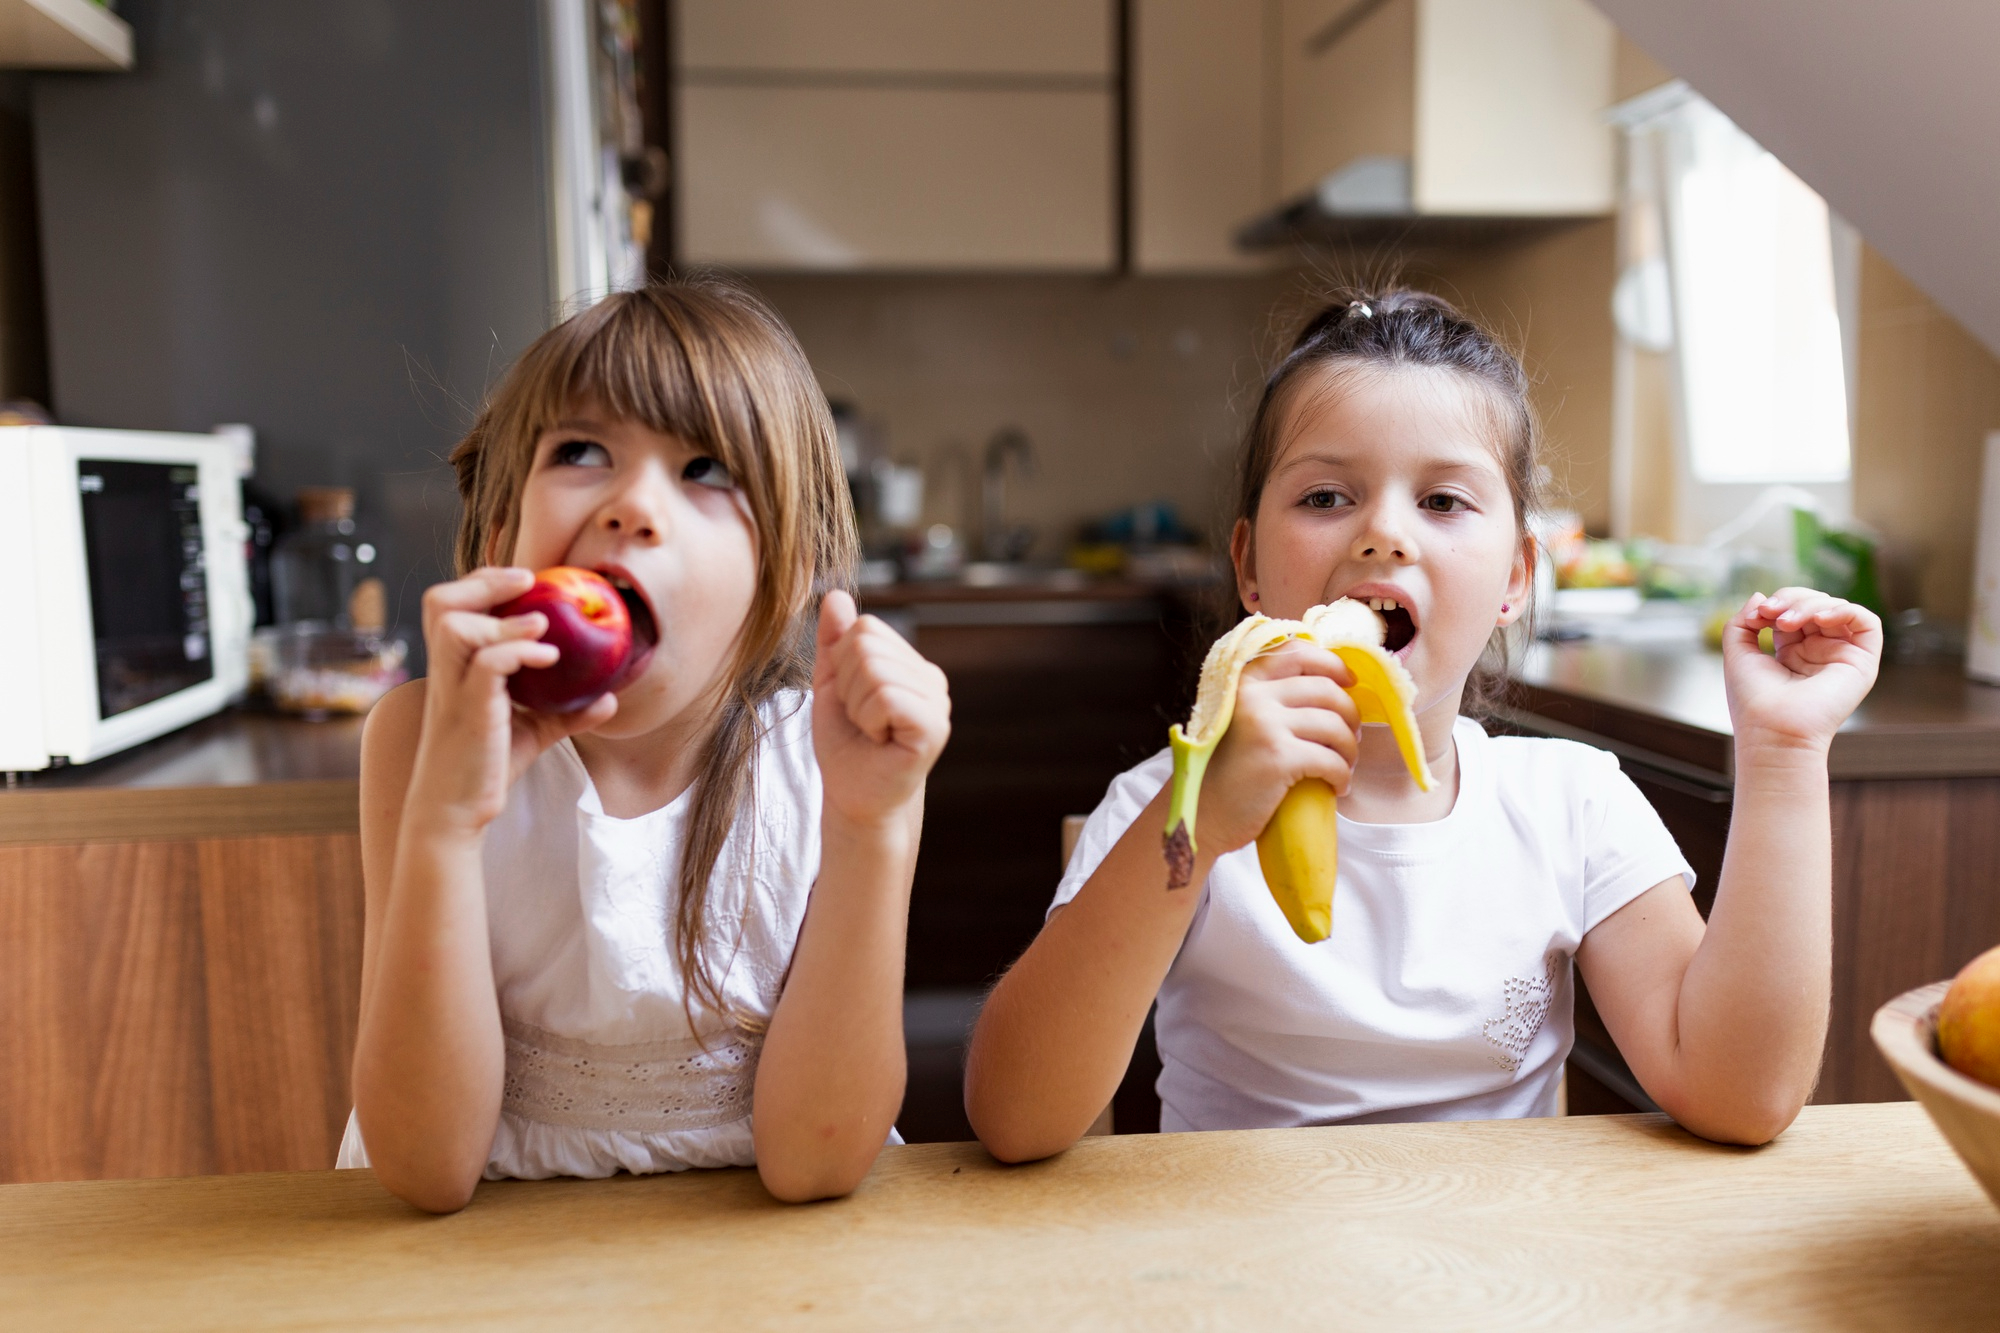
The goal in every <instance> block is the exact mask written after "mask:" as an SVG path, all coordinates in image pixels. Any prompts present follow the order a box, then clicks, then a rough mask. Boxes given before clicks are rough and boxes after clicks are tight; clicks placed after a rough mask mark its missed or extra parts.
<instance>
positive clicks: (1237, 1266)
mask: <svg viewBox="0 0 2000 1333" xmlns="http://www.w3.org/2000/svg"><path fill="white" fill-rule="evenodd" d="M0 1309H4V1310H5V1311H6V1315H5V1322H6V1323H7V1326H8V1327H9V1328H11V1329H29V1328H37V1329H39V1328H52V1329H53V1328H60V1329H94V1328H103V1329H118V1330H127V1329H133V1328H148V1329H195V1328H199V1329H239V1328H240V1329H249V1328H259V1329H264V1328H333V1327H342V1328H358V1327H369V1328H414V1327H479V1328H522V1329H527V1328H552V1327H579V1328H586V1327H587V1328H627V1327H645V1328H655V1327H684V1328H731V1329H753V1328H754V1329H782V1328H794V1327H796V1328H801V1329H815V1330H819V1329H871V1330H872V1329H898V1328H909V1329H935V1328H947V1327H964V1328H980V1329H1011V1328H1021V1329H1037V1330H1042V1329H1051V1328H1088V1327H1106V1326H1120V1327H1143V1328H1149V1329H1151V1328H1196V1327H1199V1328H1245V1329H1260V1330H1261V1329H1271V1328H1288V1327H1289V1328H1312V1329H1324V1328H1355V1329H1375V1328H1380V1329H1398V1330H1403V1329H1416V1330H1421V1329H1431V1328H1453V1329H1474V1328H1476V1329H1482V1330H1496V1329H1509V1328H1536V1329H1541V1328H1550V1327H1565V1328H1575V1329H1586V1328H1587V1329H1605V1328H1620V1327H1641V1326H1643V1327H1647V1328H1662V1327H1664V1328H1694V1327H1716V1328H1729V1329H1732V1330H1742V1329H1765V1328H1770V1329H1794V1328H1797V1329H1805V1328H1813V1329H1823V1328H1836V1329H1846V1328H1852V1329H1864V1328H1865V1329H1870V1330H1892V1329H1902V1328H1926V1329H1958V1328H1963V1329H1972V1328H1981V1329H1986V1328H1992V1327H1993V1326H1994V1319H1995V1315H1994V1312H1995V1310H1996V1309H2000V1210H1996V1209H1995V1208H1994V1206H1993V1205H1992V1204H1991V1203H1990V1202H1988V1201H1987V1199H1986V1196H1985V1195H1983V1194H1982V1193H1980V1191H1979V1189H1978V1187H1977V1186H1976V1185H1975V1184H1974V1183H1973V1180H1972V1177H1971V1176H1970V1174H1968V1173H1967V1171H1966V1170H1965V1168H1964V1167H1963V1166H1962V1165H1960V1163H1959V1161H1958V1159H1957V1158H1956V1157H1954V1156H1953V1155H1952V1154H1951V1151H1950V1149H1949V1148H1948V1147H1947V1146H1946V1145H1945V1143H1944V1140H1943V1139H1942V1138H1941V1137H1939V1135H1938V1134H1937V1132H1936V1131H1935V1130H1934V1129H1933V1128H1932V1127H1931V1125H1930V1122H1929V1121H1928V1120H1926V1119H1925V1118H1924V1113H1923V1111H1922V1109H1921V1108H1920V1107H1918V1106H1916V1105H1914V1104H1912V1103H1885V1104H1876V1105H1853V1106H1814V1107H1808V1108H1807V1109H1806V1111H1805V1113H1804V1115H1803V1116H1801V1118H1800V1120H1799V1122H1798V1124H1796V1125H1795V1126H1794V1127H1793V1128H1792V1129H1791V1130H1790V1131H1789V1132H1787V1133H1786V1134H1785V1135H1784V1136H1783V1137H1781V1138H1780V1139H1779V1140H1778V1141H1777V1142H1776V1143H1774V1144H1772V1145H1770V1146H1769V1147H1766V1148H1763V1149H1758V1150H1745V1149H1732V1148H1723V1147H1717V1146H1715V1145H1713V1144H1707V1143H1703V1142H1701V1141H1699V1140H1696V1139H1694V1138H1691V1137H1690V1136H1688V1135H1687V1134H1685V1133H1683V1132H1681V1131H1680V1130H1678V1129H1676V1128H1675V1127H1673V1126H1672V1125H1671V1124H1669V1123H1668V1122H1667V1121H1666V1120H1664V1119H1663V1118H1661V1117H1657V1116H1619V1117H1610V1116H1602V1117H1576V1118H1572V1119H1567V1120H1529V1121H1511V1122H1504V1121H1503V1122H1489V1123H1470V1124H1468V1123H1460V1124H1432V1125H1384V1126H1367V1127H1353V1128H1336V1129H1315V1130H1259V1131H1249V1132H1239V1133H1222V1134H1170V1135H1130V1136H1122V1137H1107V1138H1095V1139H1086V1140H1084V1141H1083V1142H1082V1143H1080V1144H1078V1145H1077V1147H1076V1148H1074V1149H1072V1150H1071V1151H1070V1152H1068V1153H1066V1154H1064V1155H1063V1156H1061V1157H1059V1158H1056V1159H1055V1160H1053V1161H1049V1162H1043V1163H1038V1164H1035V1165H1032V1166H1025V1167H1002V1166H998V1165H996V1164H995V1163H994V1162H993V1161H992V1160H991V1159H990V1158H988V1157H987V1156H986V1155H985V1154H984V1153H983V1152H982V1151H981V1150H980V1149H979V1148H978V1147H977V1146H976V1145H972V1144H929V1145H922V1146H915V1147H905V1148H890V1149H888V1150H887V1151H886V1152H884V1153H883V1155H882V1158H881V1161H880V1162H879V1163H878V1165H877V1166H876V1168H875V1171H874V1173H873V1174H872V1175H871V1176H870V1177H869V1178H868V1180H867V1181H866V1182H865V1183H864V1184H863V1185H862V1187H861V1189H860V1190H859V1191H858V1192H857V1193H856V1194H855V1195H854V1196H853V1197H852V1198H849V1199H845V1200H841V1201H839V1202H836V1203H827V1204H817V1205H812V1206H809V1207H786V1206H783V1205H780V1204H776V1203H773V1202H772V1201H771V1200H770V1199H769V1197H768V1196H767V1195H765V1194H764V1192H763V1190H762V1188H761V1187H760V1186H759V1185H758V1183H757V1179H756V1177H755V1175H754V1174H752V1173H750V1172H747V1171H706V1172H704V1171H696V1172H689V1173H686V1174H683V1175H678V1176H653V1177H644V1178H632V1177H619V1178H616V1179H613V1180H608V1181H542V1182H520V1181H509V1182H503V1183H498V1184H486V1185H482V1186H481V1187H480V1190H479V1193H478V1195H477V1197H476V1198H475V1199H474V1200H473V1203H472V1205H471V1207H469V1208H467V1209H466V1210H465V1211H464V1212H462V1213H460V1214H458V1215H456V1216H453V1217H445V1218H431V1217H425V1216H423V1215H420V1214H418V1213H416V1212H414V1211H412V1210H411V1209H409V1208H407V1207H405V1206H404V1205H402V1204H400V1203H398V1202H397V1201H396V1200H394V1199H392V1198H390V1197H389V1196H388V1195H387V1194H385V1193H384V1192H383V1191H382V1189H381V1188H380V1187H379V1186H378V1185H377V1184H376V1183H375V1181H374V1178H373V1177H372V1176H371V1175H370V1174H368V1173H367V1172H358V1171H353V1172H318V1173H310V1174H299V1175H263V1176H221V1177H209V1178H201V1179H190V1180H171V1181H164V1180H156V1181H100V1182H88V1183H82V1184H59V1185H10V1186H4V1187H0Z"/></svg>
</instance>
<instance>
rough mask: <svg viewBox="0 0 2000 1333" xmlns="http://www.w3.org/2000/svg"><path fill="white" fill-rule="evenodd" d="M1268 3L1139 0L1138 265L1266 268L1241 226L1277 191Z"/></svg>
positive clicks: (1134, 1)
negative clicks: (1241, 241)
mask: <svg viewBox="0 0 2000 1333" xmlns="http://www.w3.org/2000/svg"><path fill="white" fill-rule="evenodd" d="M1266 9H1267V6H1266V2H1265V0H1131V22H1132V36H1131V42H1132V71H1131V99H1132V111H1131V115H1132V139H1131V152H1132V164H1131V189H1132V217H1131V225H1132V266H1133V267H1134V268H1135V269H1137V270H1138V271H1140V272H1142V273H1189V272H1197V273H1200V272H1206V273H1215V272H1228V271H1231V270H1240V269H1246V268H1258V267H1263V266H1265V265H1266V264H1267V263H1268V261H1267V260H1265V259H1263V258H1261V257H1257V256H1252V255H1247V254H1245V253H1244V252H1243V251H1242V250H1241V249H1240V248H1238V246H1237V245H1236V230H1237V228H1238V227H1240V226H1242V225H1243V223H1244V222H1245V221H1246V220H1247V219H1249V218H1251V217H1253V216H1254V215H1256V214H1257V213H1259V212H1260V211H1262V210H1263V209H1265V208H1268V207H1269V206H1270V205H1271V204H1272V203H1273V202H1274V200H1275V198H1276V190H1277V179H1276V161H1275V157H1274V150H1275V148H1276V142H1277V124H1276V118H1275V117H1274V116H1273V115H1272V99H1271V98H1270V96H1269V84H1270V80H1269V78H1268V77H1267V68H1266V67H1267V65H1268V64H1269V63H1270V62H1269V60H1268V55H1269V52H1268V48H1269V45H1270V43H1269V41H1268V37H1269V25H1268V23H1267V21H1266Z"/></svg>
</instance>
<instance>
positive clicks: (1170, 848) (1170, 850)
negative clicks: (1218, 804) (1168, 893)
mask: <svg viewBox="0 0 2000 1333" xmlns="http://www.w3.org/2000/svg"><path fill="white" fill-rule="evenodd" d="M1163 842H1164V844H1165V845H1164V848H1163V850H1164V852H1165V854H1166V858H1167V887H1168V888H1169V889H1184V888H1186V887H1187V886H1188V885H1189V884H1191V883H1193V881H1194V843H1193V842H1191V841H1190V840H1189V839H1188V831H1187V823H1186V821H1182V822H1181V823H1178V824H1176V825H1174V831H1173V832H1172V833H1169V834H1168V835H1167V836H1166V838H1165V839H1164V840H1163Z"/></svg>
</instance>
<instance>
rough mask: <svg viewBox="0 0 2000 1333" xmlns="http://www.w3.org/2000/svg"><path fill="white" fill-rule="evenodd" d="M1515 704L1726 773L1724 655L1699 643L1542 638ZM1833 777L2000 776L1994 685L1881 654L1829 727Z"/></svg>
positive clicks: (1524, 667)
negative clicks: (1877, 672) (1838, 723)
mask: <svg viewBox="0 0 2000 1333" xmlns="http://www.w3.org/2000/svg"><path fill="white" fill-rule="evenodd" d="M1514 676H1515V680H1516V682H1517V688H1518V694H1519V702H1520V704H1521V706H1522V708H1523V709H1524V710H1525V711H1526V712H1528V713H1531V714H1534V715H1535V716H1538V717H1544V718H1549V719H1552V720H1554V721H1555V722H1557V723H1558V724H1559V725H1561V726H1565V727H1569V728H1573V729H1576V730H1578V731H1581V732H1587V733H1589V734H1590V735H1592V736H1595V737H1601V738H1603V739H1605V740H1608V741H1611V742H1613V743H1614V744H1620V745H1627V746H1631V747H1633V748H1634V749H1635V750H1637V751H1640V752H1643V753H1644V754H1646V755H1650V756H1658V757H1661V758H1665V759H1667V760H1669V761H1671V762H1673V763H1679V764H1686V765H1689V766H1691V767H1692V768H1694V769H1696V770H1700V772H1702V773H1707V774H1709V775H1712V776H1713V777H1714V778H1715V780H1716V781H1718V782H1721V783H1725V784H1726V783H1727V781H1728V780H1729V776H1730V774H1731V773H1732V771H1733V743H1734V742H1733V733H1732V731H1731V728H1730V725H1729V704H1728V700H1727V699H1726V698H1725V696H1724V693H1723V684H1722V657H1721V654H1719V653H1715V652H1711V651H1709V650H1708V649H1706V648H1703V647H1702V646H1700V645H1699V644H1693V643H1690V644H1685V645H1682V644H1623V643H1607V642H1593V641H1584V642H1579V643H1542V644H1536V645H1535V646H1534V647H1533V648H1531V649H1529V651H1528V653H1527V654H1526V656H1525V657H1524V658H1523V659H1522V660H1521V662H1520V663H1519V665H1518V666H1517V668H1516V670H1515V672H1514ZM1828 766H1829V768H1830V769H1831V771H1832V774H1833V776H1834V777H1835V778H1836V779H1859V778H1918V777H1991V776H1995V775H2000V688H1996V687H1994V686H1991V685H1982V684H1979V683H1978V682H1976V681H1972V680H1968V679H1966V676H1965V673H1964V671H1962V670H1960V669H1959V668H1957V667H1952V666H1904V665H1899V664H1896V663H1885V664H1884V665H1883V667H1882V673H1881V676H1880V678H1879V679H1877V681H1876V682H1875V688H1874V689H1873V690H1871V691H1870V692H1869V695H1868V697H1867V698H1866V699H1864V700H1863V701H1862V703H1861V706H1860V707H1859V708H1857V709H1855V711H1854V715H1853V716H1852V717H1851V718H1849V719H1848V720H1847V723H1846V725H1844V726H1843V727H1842V728H1841V729H1840V734H1839V735H1837V736H1836V737H1835V738H1834V742H1833V751H1832V753H1831V754H1830V755H1829V756H1828Z"/></svg>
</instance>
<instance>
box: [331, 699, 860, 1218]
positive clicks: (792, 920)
mask: <svg viewBox="0 0 2000 1333" xmlns="http://www.w3.org/2000/svg"><path fill="white" fill-rule="evenodd" d="M763 718H764V724H765V728H766V732H765V737H764V740H763V743H762V744H761V745H760V746H759V748H758V752H757V773H756V787H755V804H754V807H753V808H754V810H755V817H754V819H752V818H748V817H740V818H738V820H737V822H736V826H735V827H734V828H733V829H732V830H731V831H730V834H729V837H728V840H727V841H726V842H725V843H724V845H723V849H722V854H721V856H720V857H719V858H717V861H716V866H715V872H714V874H713V876H712V877H711V878H710V880H709V899H708V910H707V919H708V923H709V927H708V929H709V941H708V949H709V952H708V956H709V958H710V959H711V960H712V963H713V966H714V967H715V970H716V971H717V972H718V973H719V974H720V976H721V979H722V991H723V994H724V995H725V996H726V998H727V999H728V1001H729V1002H730V1004H731V1006H732V1007H733V1008H734V1009H735V1011H736V1012H737V1013H738V1014H741V1015H744V1016H746V1017H747V1022H745V1023H743V1024H742V1025H736V1024H732V1023H730V1022H729V1021H728V1020H726V1019H722V1018H719V1017H717V1016H715V1015H713V1014H704V1013H703V1012H702V1011H701V1010H699V1009H697V1010H696V1014H697V1021H698V1022H700V1023H701V1025H702V1030H701V1032H700V1034H699V1037H700V1039H699V1040H697V1033H696V1032H695V1031H694V1029H692V1028H691V1027H690V1026H689V1023H688V1018H687V1013H686V1010H685V1009H684V1008H683V1007H682V995H683V978H682V975H681V968H680V965H679V963H678V962H677V961H676V959H675V956H674V948H673V930H674V916H675V905H676V903H677V902H678V900H679V894H678V893H677V891H676V888H675V878H676V875H677V873H678V869H679V866H680V856H681V846H682V843H683V842H684V840H685V836H686V822H687V818H688V811H689V808H690V806H691V804H692V792H687V793H683V794H682V795H681V797H680V798H679V799H677V800H676V801H674V802H673V803H672V804H671V805H668V806H665V807H664V808H662V809H659V810H655V811H653V812H651V813H650V814H644V815H640V816H639V817H638V818H636V819H614V818H612V817H611V816H609V815H607V814H605V813H604V807H603V805H602V804H601V803H600V801H599V800H598V796H597V789H596V787H595V786H594V785H593V784H592V783H591V780H590V775H589V773H588V772H586V771H585V769H584V767H583V762H582V760H581V759H579V758H578V757H577V753H576V748H575V747H574V746H573V745H571V744H570V742H568V741H564V742H562V743H561V744H560V745H557V746H555V747H554V748H552V749H550V750H549V751H548V752H547V753H545V754H543V755H542V756H541V758H539V759H537V760H536V761H535V762H534V764H533V765H532V766H530V767H529V769H528V771H527V772H526V773H525V774H523V775H522V777H521V780H520V781H519V782H518V783H516V784H515V786H514V790H513V791H512V792H511V793H510V794H509V796H508V801H507V807H506V809H505V810H504V811H503V812H502V813H501V815H500V817H499V818H498V819H496V820H494V821H493V823H492V825H491V826H490V827H489V828H488V829H487V833H486V845H485V873H486V910H487V922H488V929H489V931H490V933H491V935H492V944H493V976H494V980H495V982H496V983H497V985H498V989H499V999H500V1018H501V1024H502V1028H503V1031H504V1032H505V1035H506V1043H507V1074H506V1083H505V1085H504V1091H503V1095H502V1101H501V1110H500V1125H499V1129H498V1131H497V1133H496V1134H495V1135H494V1138H493V1150H492V1152H491V1153H490V1154H489V1156H488V1158H487V1165H486V1173H485V1174H486V1178H487V1179H489V1180H493V1179H501V1178H506V1177H514V1178H522V1179H542V1178H545V1177H549V1176H608V1175H611V1174H613V1173H615V1172H618V1171H630V1172H633V1173H645V1172H653V1171H679V1170H684V1169H686V1168H688V1167H714V1166H748V1165H750V1164H751V1163H752V1162H753V1161H754V1160H755V1155H754V1152H753V1150H752V1146H751V1137H750V1099H751V1089H752V1086H753V1084H754V1081H755V1078H756V1073H757V1056H758V1052H759V1050H760V1049H761V1047H762V1044H763V1039H762V1036H761V1033H762V1030H763V1026H762V1025H763V1024H764V1023H767V1022H768V1021H769V1020H770V1017H771V1014H772V1012H773V1011H774V1010H775V1009H776V1008H777V1003H778V996H779V994H780V992H781V991H782V990H783V988H784V981H785V973H786V969H787V968H788V967H789V966H790V965H791V958H792V949H793V946H794V945H795V944H796V943H797V942H798V935H799V925H800V923H801V922H802V921H803V920H804V919H805V912H806V898H807V895H808V894H809V893H810V891H811V889H812V885H813V881H814V880H815V878H817V876H818V874H819V858H820V774H819V765H818V763H817V762H816V760H815V758H814V754H813V743H812V701H811V699H810V697H809V696H807V695H803V694H799V693H796V692H788V693H786V694H783V695H781V696H779V697H778V698H777V699H776V700H774V701H773V702H772V703H770V704H767V705H766V706H765V710H764V714H763ZM337 1165H339V1166H342V1167H356V1166H366V1165H368V1155H367V1150H366V1148H365V1147H364V1145H363V1144H362V1142H361V1130H360V1126H359V1123H358V1122H357V1121H356V1119H355V1118H354V1117H353V1116H352V1115H350V1116H349V1117H348V1122H347V1133H346V1136H345V1137H344V1138H343V1140H342V1141H341V1145H340V1157H339V1160H338V1162H337Z"/></svg>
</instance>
